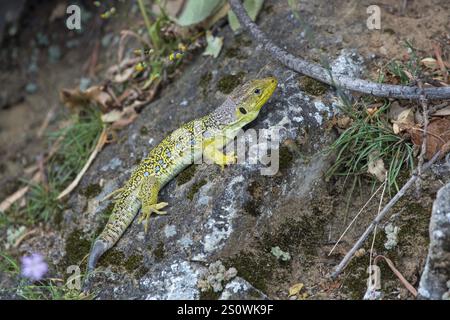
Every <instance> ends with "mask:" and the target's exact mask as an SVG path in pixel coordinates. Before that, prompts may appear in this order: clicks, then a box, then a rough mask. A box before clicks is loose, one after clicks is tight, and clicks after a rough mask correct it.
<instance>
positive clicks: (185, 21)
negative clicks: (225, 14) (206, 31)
mask: <svg viewBox="0 0 450 320" xmlns="http://www.w3.org/2000/svg"><path fill="white" fill-rule="evenodd" d="M223 3H224V2H223V0H187V3H186V5H185V7H184V9H183V12H182V13H181V15H180V17H179V18H178V19H175V22H176V23H177V24H179V25H180V26H182V27H185V26H189V25H193V24H196V23H199V22H202V21H203V20H205V19H206V18H208V17H209V16H210V15H211V14H213V13H214V12H215V11H216V10H217V9H218V8H220V7H221V6H222V5H223Z"/></svg>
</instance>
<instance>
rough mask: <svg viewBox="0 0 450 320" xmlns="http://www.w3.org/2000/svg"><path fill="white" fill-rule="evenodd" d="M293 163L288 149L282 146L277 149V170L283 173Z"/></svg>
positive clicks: (292, 156)
mask: <svg viewBox="0 0 450 320" xmlns="http://www.w3.org/2000/svg"><path fill="white" fill-rule="evenodd" d="M293 161H294V155H293V153H292V152H291V150H290V149H289V147H287V146H285V145H283V146H281V147H280V149H279V169H280V171H284V170H286V169H287V168H289V167H290V166H291V164H292V162H293Z"/></svg>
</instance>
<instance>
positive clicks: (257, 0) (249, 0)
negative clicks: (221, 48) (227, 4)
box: [228, 0, 264, 32]
mask: <svg viewBox="0 0 450 320" xmlns="http://www.w3.org/2000/svg"><path fill="white" fill-rule="evenodd" d="M263 4H264V0H244V8H245V10H246V11H247V13H248V16H249V17H250V18H251V19H252V20H253V21H255V20H256V17H257V16H258V13H259V12H260V11H261V8H262V6H263ZM228 23H229V24H230V27H231V29H232V30H233V31H234V32H236V31H237V30H239V28H240V27H241V25H240V24H239V21H238V19H237V17H236V15H235V14H234V12H233V11H232V10H230V11H228Z"/></svg>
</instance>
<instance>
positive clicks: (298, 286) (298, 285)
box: [289, 282, 304, 297]
mask: <svg viewBox="0 0 450 320" xmlns="http://www.w3.org/2000/svg"><path fill="white" fill-rule="evenodd" d="M303 287H304V284H303V283H301V282H300V283H296V284H294V285H293V286H292V287H290V288H289V297H291V296H296V295H297V294H299V293H300V291H301V290H302V289H303Z"/></svg>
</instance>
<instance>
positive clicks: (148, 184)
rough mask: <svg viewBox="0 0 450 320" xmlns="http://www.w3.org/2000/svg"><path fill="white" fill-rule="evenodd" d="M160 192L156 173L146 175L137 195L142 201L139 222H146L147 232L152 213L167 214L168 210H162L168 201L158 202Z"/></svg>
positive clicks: (145, 228)
mask: <svg viewBox="0 0 450 320" xmlns="http://www.w3.org/2000/svg"><path fill="white" fill-rule="evenodd" d="M158 192H159V182H158V179H157V178H156V177H155V176H154V175H151V176H146V177H144V179H143V182H142V184H141V186H140V190H139V193H138V196H137V197H138V199H139V201H140V202H141V216H140V217H139V221H138V222H139V223H141V222H144V230H145V232H147V229H148V223H149V220H150V216H151V214H152V213H156V214H161V215H163V214H166V212H165V211H161V209H162V208H164V207H166V206H167V205H168V203H167V202H159V203H158Z"/></svg>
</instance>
